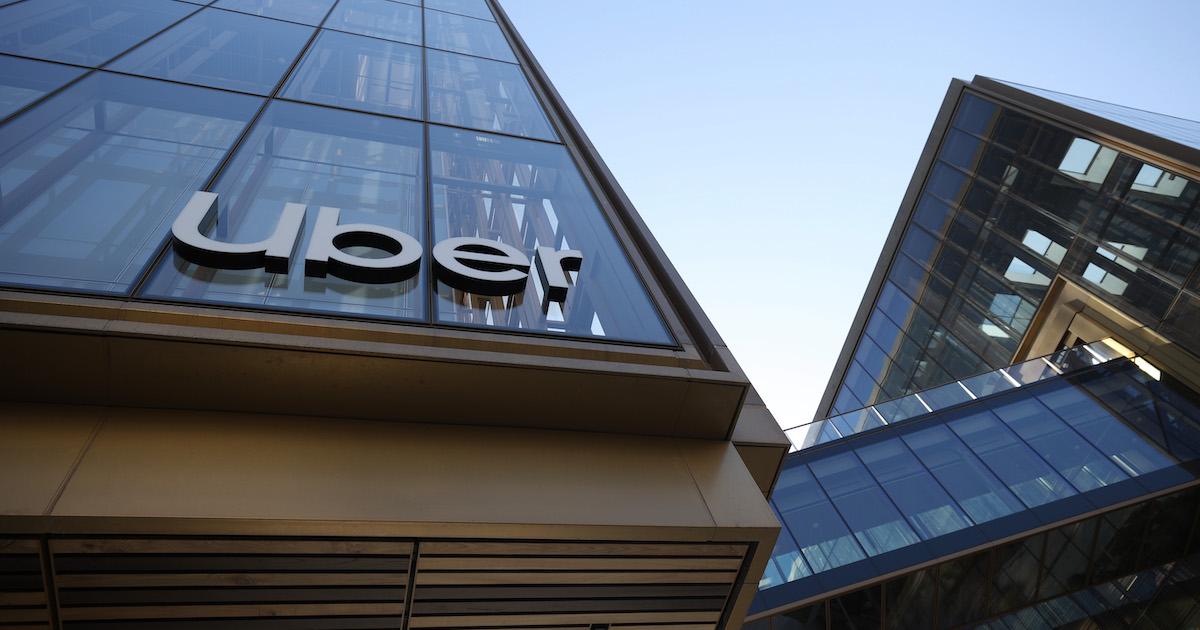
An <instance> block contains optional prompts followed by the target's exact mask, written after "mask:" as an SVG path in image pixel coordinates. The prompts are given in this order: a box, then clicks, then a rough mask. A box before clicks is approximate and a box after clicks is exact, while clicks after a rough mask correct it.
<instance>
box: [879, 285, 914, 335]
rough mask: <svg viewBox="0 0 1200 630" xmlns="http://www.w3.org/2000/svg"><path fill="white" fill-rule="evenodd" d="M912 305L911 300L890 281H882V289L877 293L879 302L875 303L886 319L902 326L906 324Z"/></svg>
mask: <svg viewBox="0 0 1200 630" xmlns="http://www.w3.org/2000/svg"><path fill="white" fill-rule="evenodd" d="M914 306H915V305H914V304H913V301H912V300H911V299H909V297H908V296H907V295H904V293H903V292H902V291H900V289H898V288H896V285H894V284H892V283H890V282H886V283H884V285H883V290H882V291H880V293H879V302H878V303H877V304H876V308H877V309H879V310H880V311H883V312H884V314H886V315H887V316H888V319H891V320H892V321H893V322H895V323H896V324H897V325H899V326H902V327H903V326H905V325H907V324H908V318H909V316H910V315H912V312H913V308H914Z"/></svg>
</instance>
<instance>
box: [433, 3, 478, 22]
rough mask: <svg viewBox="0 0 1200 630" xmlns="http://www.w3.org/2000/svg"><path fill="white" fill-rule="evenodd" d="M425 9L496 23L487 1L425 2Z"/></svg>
mask: <svg viewBox="0 0 1200 630" xmlns="http://www.w3.org/2000/svg"><path fill="white" fill-rule="evenodd" d="M425 8H426V9H437V10H438V11H445V12H446V13H457V14H459V15H466V16H470V17H473V18H479V19H481V20H491V21H495V19H494V18H493V17H492V11H491V9H489V8H488V6H487V2H486V0H425Z"/></svg>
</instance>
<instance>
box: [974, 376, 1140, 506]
mask: <svg viewBox="0 0 1200 630" xmlns="http://www.w3.org/2000/svg"><path fill="white" fill-rule="evenodd" d="M994 411H995V412H996V415H997V416H999V417H1000V419H1001V420H1003V421H1004V423H1005V424H1007V425H1008V427H1009V428H1010V429H1012V430H1013V431H1014V432H1015V433H1016V434H1017V435H1019V436H1021V439H1023V440H1025V441H1026V442H1027V443H1029V445H1030V446H1031V447H1033V449H1034V450H1036V451H1037V452H1038V454H1039V455H1041V456H1042V457H1043V458H1044V459H1045V460H1046V461H1047V462H1049V463H1050V465H1051V466H1054V468H1055V470H1057V471H1058V472H1059V473H1061V474H1062V475H1063V476H1064V477H1066V479H1067V481H1070V482H1071V485H1073V486H1075V487H1076V488H1077V489H1078V490H1079V491H1080V492H1085V491H1087V490H1094V489H1096V488H1100V487H1103V486H1107V485H1109V484H1113V483H1116V482H1118V481H1122V480H1125V479H1128V478H1129V476H1128V475H1126V474H1125V473H1123V472H1121V469H1120V468H1117V466H1116V465H1114V464H1113V463H1112V462H1110V461H1108V460H1107V459H1105V458H1104V456H1103V455H1101V454H1100V452H1099V451H1097V450H1096V448H1095V447H1093V446H1092V445H1091V444H1090V443H1088V442H1087V440H1084V439H1083V438H1082V437H1081V436H1080V435H1079V434H1078V433H1076V432H1075V431H1074V430H1072V429H1071V428H1070V427H1068V426H1067V425H1066V424H1065V423H1063V421H1062V420H1061V419H1060V418H1059V417H1058V416H1057V415H1055V414H1054V413H1052V412H1051V411H1050V410H1049V409H1047V408H1046V406H1045V405H1043V404H1042V403H1040V402H1038V401H1037V399H1034V398H1030V399H1028V400H1021V401H1017V402H1014V403H1010V404H1007V405H1002V406H1000V407H997V408H995V409H994Z"/></svg>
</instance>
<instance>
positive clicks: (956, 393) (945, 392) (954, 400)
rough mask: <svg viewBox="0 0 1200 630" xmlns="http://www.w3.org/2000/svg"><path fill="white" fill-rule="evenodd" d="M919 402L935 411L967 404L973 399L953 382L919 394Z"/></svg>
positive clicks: (960, 386)
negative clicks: (923, 402) (921, 401)
mask: <svg viewBox="0 0 1200 630" xmlns="http://www.w3.org/2000/svg"><path fill="white" fill-rule="evenodd" d="M921 400H924V401H925V404H927V405H929V408H930V409H933V410H934V411H937V410H939V409H945V408H947V407H952V406H954V405H958V404H962V403H965V402H969V401H971V400H973V399H972V398H971V395H970V394H968V393H967V390H965V389H963V387H962V385H959V384H958V383H957V382H954V383H947V384H945V385H942V386H941V387H935V388H933V389H927V390H925V391H923V392H921Z"/></svg>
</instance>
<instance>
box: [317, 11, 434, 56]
mask: <svg viewBox="0 0 1200 630" xmlns="http://www.w3.org/2000/svg"><path fill="white" fill-rule="evenodd" d="M325 28H332V29H336V30H339V31H347V32H349V33H358V34H360V35H370V36H371V37H382V38H383V39H390V40H392V41H397V42H404V43H406V44H418V45H420V43H421V10H420V9H418V8H417V7H414V6H412V5H408V4H401V3H399V2H392V0H341V1H340V2H338V4H337V6H336V7H334V9H333V13H330V14H329V18H328V19H327V20H325Z"/></svg>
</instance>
